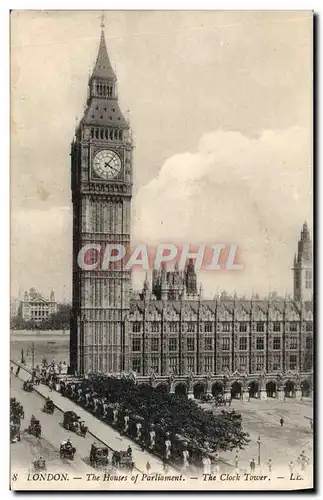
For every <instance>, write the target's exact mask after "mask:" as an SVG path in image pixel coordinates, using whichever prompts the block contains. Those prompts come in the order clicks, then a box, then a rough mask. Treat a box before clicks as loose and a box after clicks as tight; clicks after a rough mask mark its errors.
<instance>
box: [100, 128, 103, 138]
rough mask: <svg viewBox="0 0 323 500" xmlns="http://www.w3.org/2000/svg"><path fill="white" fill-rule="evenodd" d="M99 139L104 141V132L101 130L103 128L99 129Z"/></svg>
mask: <svg viewBox="0 0 323 500" xmlns="http://www.w3.org/2000/svg"><path fill="white" fill-rule="evenodd" d="M100 137H101V139H104V130H103V128H101V130H100Z"/></svg>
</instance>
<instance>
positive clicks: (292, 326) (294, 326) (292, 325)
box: [289, 321, 297, 332]
mask: <svg viewBox="0 0 323 500" xmlns="http://www.w3.org/2000/svg"><path fill="white" fill-rule="evenodd" d="M289 331H290V332H297V323H296V321H292V322H291V323H290V325H289Z"/></svg>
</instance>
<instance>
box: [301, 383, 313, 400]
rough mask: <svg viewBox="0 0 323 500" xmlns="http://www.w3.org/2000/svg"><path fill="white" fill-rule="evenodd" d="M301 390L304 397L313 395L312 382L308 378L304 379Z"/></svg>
mask: <svg viewBox="0 0 323 500" xmlns="http://www.w3.org/2000/svg"><path fill="white" fill-rule="evenodd" d="M301 391H302V396H303V398H309V397H310V396H311V384H310V383H309V381H308V380H302V382H301Z"/></svg>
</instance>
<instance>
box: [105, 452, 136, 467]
mask: <svg viewBox="0 0 323 500" xmlns="http://www.w3.org/2000/svg"><path fill="white" fill-rule="evenodd" d="M111 463H112V466H113V467H116V468H117V469H127V470H132V469H133V468H134V466H135V464H134V462H133V460H132V454H130V453H129V452H128V451H114V452H113V454H112V462H111Z"/></svg>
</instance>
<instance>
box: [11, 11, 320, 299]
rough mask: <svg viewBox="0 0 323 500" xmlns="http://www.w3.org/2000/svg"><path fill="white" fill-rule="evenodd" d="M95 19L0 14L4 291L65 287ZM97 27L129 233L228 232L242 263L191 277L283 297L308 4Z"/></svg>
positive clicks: (304, 113)
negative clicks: (127, 195) (124, 161)
mask: <svg viewBox="0 0 323 500" xmlns="http://www.w3.org/2000/svg"><path fill="white" fill-rule="evenodd" d="M100 17H101V12H100V11H48V12H46V11H45V12H40V11H34V12H33V11H15V12H13V13H12V15H11V284H12V290H11V295H18V294H20V293H22V292H23V290H25V289H28V288H31V287H35V288H36V289H37V290H38V291H39V292H41V293H43V294H44V295H45V296H46V295H48V294H49V291H50V290H51V289H54V290H55V292H56V296H57V298H58V299H59V300H62V299H70V298H71V280H72V268H71V267H72V266H71V263H72V212H71V192H70V156H69V155H70V144H71V141H72V139H73V134H74V130H75V124H76V123H77V120H79V119H80V118H81V116H82V113H83V111H84V104H85V100H86V95H87V82H88V77H89V74H90V72H91V69H92V68H93V65H94V62H95V59H96V55H97V51H98V45H99V39H100V22H101V20H100ZM105 36H106V42H107V48H108V52H109V56H110V60H111V62H112V64H113V66H114V68H115V70H116V73H117V77H118V93H119V101H120V104H121V108H122V109H123V111H124V115H125V116H126V118H127V119H129V120H130V123H131V127H132V131H133V136H134V140H135V151H134V166H133V168H134V195H133V201H132V241H133V243H136V242H147V243H149V244H154V245H156V244H158V243H160V242H169V243H172V242H178V243H179V244H181V243H190V244H192V245H196V244H203V243H205V244H208V243H209V244H211V243H213V244H215V243H236V244H238V246H239V259H240V261H241V262H242V263H243V270H242V271H239V272H232V271H231V272H230V271H218V272H214V271H213V272H208V273H207V272H203V273H200V274H199V280H200V281H201V282H202V284H203V293H204V295H205V296H206V297H209V296H210V297H212V296H213V295H214V293H216V292H218V291H221V290H224V289H225V290H227V291H228V292H231V293H232V292H236V293H237V294H238V295H239V294H240V295H250V293H252V292H255V293H256V292H257V293H259V294H260V295H266V294H267V293H268V292H269V291H270V290H271V291H272V290H276V291H277V292H278V293H280V294H285V292H286V290H287V292H288V293H292V271H291V267H292V262H293V255H294V253H295V251H296V249H297V240H298V238H299V234H300V230H301V226H302V224H303V222H304V221H305V220H307V221H308V223H309V227H310V229H311V228H312V79H313V76H312V18H311V13H310V12H308V11H297V12H296V11H295V12H293V11H285V12H284V11H245V12H243V11H190V12H189V11H141V12H139V11H106V12H105ZM133 279H134V286H135V287H138V286H139V285H140V283H141V279H142V275H141V273H134V277H133Z"/></svg>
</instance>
